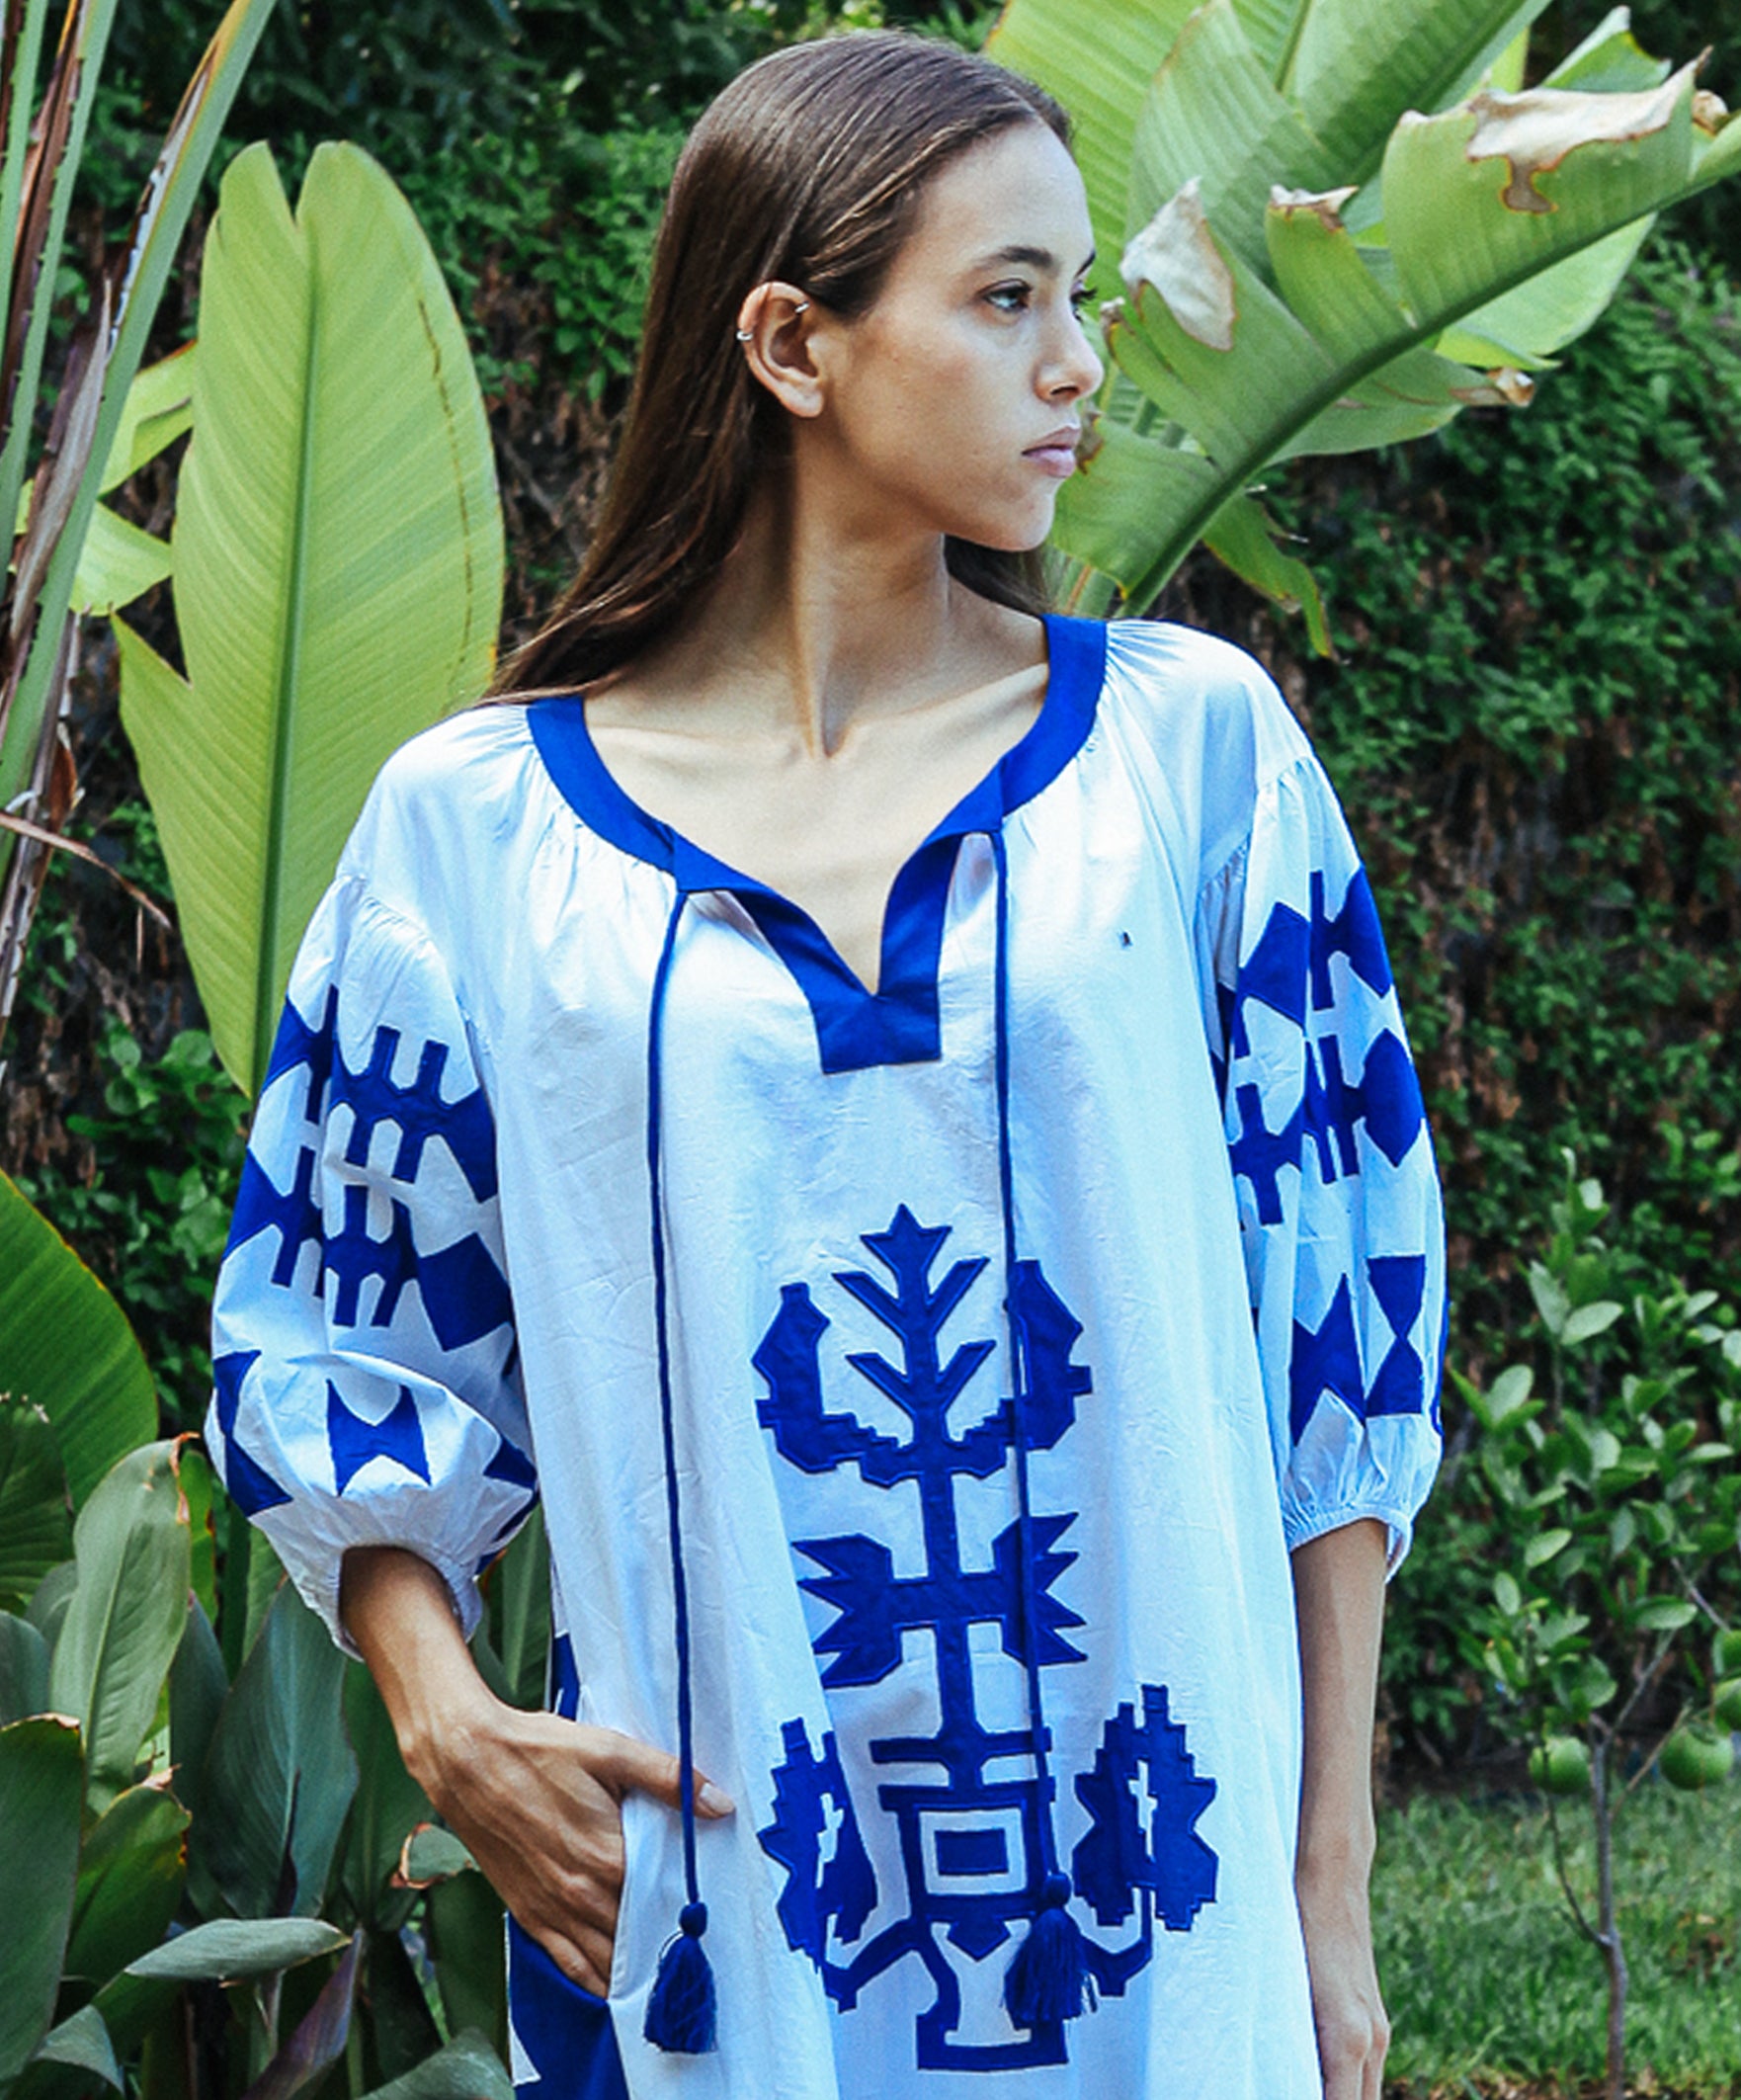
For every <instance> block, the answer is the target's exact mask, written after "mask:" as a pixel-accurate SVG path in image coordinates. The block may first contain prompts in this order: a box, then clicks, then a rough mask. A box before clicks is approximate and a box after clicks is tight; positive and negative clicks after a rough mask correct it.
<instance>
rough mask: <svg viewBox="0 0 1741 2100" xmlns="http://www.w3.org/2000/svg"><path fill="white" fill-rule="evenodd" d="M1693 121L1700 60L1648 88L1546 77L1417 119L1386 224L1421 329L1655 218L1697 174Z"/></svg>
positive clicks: (1397, 139)
mask: <svg viewBox="0 0 1741 2100" xmlns="http://www.w3.org/2000/svg"><path fill="white" fill-rule="evenodd" d="M1693 132H1694V125H1693V71H1692V68H1691V67H1690V66H1689V67H1683V68H1682V70H1681V71H1680V72H1679V73H1677V74H1675V75H1673V76H1672V77H1671V78H1670V79H1668V80H1666V81H1664V83H1663V84H1662V86H1661V87H1659V88H1652V89H1648V90H1645V91H1643V92H1641V93H1638V94H1626V95H1592V94H1587V93H1584V92H1582V91H1579V90H1568V89H1539V90H1536V91H1535V92H1534V93H1533V94H1526V95H1519V96H1490V97H1484V98H1478V99H1477V104H1476V105H1470V106H1468V107H1465V108H1461V109H1457V110H1453V111H1451V112H1449V113H1448V114H1446V115H1445V116H1441V117H1405V118H1404V119H1403V120H1402V122H1401V123H1400V124H1399V125H1398V126H1397V127H1396V129H1395V131H1394V132H1393V133H1392V135H1391V139H1390V143H1389V146H1388V147H1387V149H1386V151H1385V155H1384V224H1385V230H1386V233H1387V236H1388V239H1389V246H1390V253H1391V256H1392V258H1393V259H1394V261H1395V264H1396V273H1397V283H1398V286H1399V289H1400V291H1401V294H1402V298H1403V302H1404V304H1405V305H1406V306H1407V307H1408V309H1409V311H1410V314H1411V316H1412V318H1413V320H1414V322H1415V325H1416V327H1417V328H1418V329H1419V330H1421V331H1422V332H1423V333H1432V334H1437V332H1438V331H1439V330H1440V329H1442V328H1445V327H1447V326H1449V325H1450V324H1451V323H1452V322H1458V321H1461V320H1463V319H1464V318H1465V317H1466V316H1468V315H1471V314H1474V313H1476V312H1478V311H1479V310H1480V309H1482V308H1483V307H1488V306H1490V305H1491V304H1492V302H1493V301H1494V300H1495V299H1496V298H1497V297H1498V296H1499V295H1500V294H1503V293H1506V292H1509V291H1510V290H1511V289H1512V287H1513V286H1514V285H1517V284H1521V283H1522V282H1523V281H1524V280H1525V279H1527V278H1531V277H1534V276H1535V275H1536V274H1537V273H1538V272H1540V271H1542V270H1545V269H1546V268H1547V267H1548V266H1549V265H1550V264H1553V263H1557V262H1559V261H1561V260H1562V259H1563V258H1564V257H1566V256H1568V255H1570V254H1572V253H1573V252H1574V251H1576V250H1578V249H1581V248H1584V247H1587V246H1588V245H1589V244H1590V243H1592V242H1594V241H1598V240H1601V239H1603V238H1604V237H1605V236H1606V235H1609V234H1612V233H1615V232H1617V231H1618V230H1619V229H1620V228H1621V227H1622V226H1626V225H1629V224H1631V223H1632V221H1634V220H1636V219H1639V218H1642V217H1644V216H1645V215H1646V214H1647V213H1648V212H1650V211H1652V210H1655V209H1656V207H1657V206H1659V205H1661V204H1663V203H1664V202H1665V201H1666V200H1667V199H1669V198H1670V197H1673V196H1675V195H1676V194H1677V193H1678V192H1679V191H1681V190H1682V189H1683V188H1684V187H1685V186H1686V184H1687V182H1688V181H1689V179H1690V176H1691V173H1692V165H1693ZM1524 347H1525V348H1527V349H1534V347H1535V346H1534V344H1526V345H1525V346H1524ZM1553 347H1554V348H1556V349H1557V348H1558V347H1559V346H1558V344H1555V345H1554V346H1553Z"/></svg>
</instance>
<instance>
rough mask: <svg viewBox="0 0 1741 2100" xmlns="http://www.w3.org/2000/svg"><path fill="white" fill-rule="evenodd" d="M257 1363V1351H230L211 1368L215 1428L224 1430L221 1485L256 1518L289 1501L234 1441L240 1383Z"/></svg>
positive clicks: (246, 1511)
mask: <svg viewBox="0 0 1741 2100" xmlns="http://www.w3.org/2000/svg"><path fill="white" fill-rule="evenodd" d="M259 1361H260V1352H259V1350H258V1349H232V1350H230V1351H229V1352H228V1354H227V1355H224V1356H220V1357H217V1358H215V1359H214V1360H213V1362H212V1366H211V1384H212V1386H213V1388H214V1392H213V1397H214V1398H215V1400H216V1403H217V1426H218V1428H219V1429H221V1430H222V1431H223V1466H222V1469H221V1470H222V1472H223V1484H224V1486H225V1487H227V1488H228V1489H229V1495H230V1500H231V1501H232V1502H233V1503H234V1504H235V1505H236V1507H237V1508H238V1509H239V1510H240V1511H241V1512H242V1514H243V1516H245V1517H257V1516H258V1515H259V1514H260V1512H261V1511H262V1510H263V1509H277V1508H278V1506H279V1505H280V1503H283V1502H288V1501H289V1500H290V1496H289V1495H288V1494H287V1493H286V1492H285V1490H284V1489H283V1488H282V1487H281V1486H280V1485H279V1484H278V1482H277V1481H276V1480H275V1479H274V1478H273V1477H272V1475H271V1473H269V1472H268V1471H267V1470H266V1468H265V1467H264V1466H262V1465H261V1464H260V1463H259V1462H258V1461H257V1460H255V1459H251V1458H250V1457H249V1456H248V1454H247V1453H246V1452H245V1451H244V1450H243V1449H242V1447H241V1445H240V1444H238V1443H237V1442H236V1409H237V1408H238V1407H239V1406H240V1405H241V1403H242V1381H243V1380H244V1379H245V1378H246V1377H247V1376H248V1373H249V1372H250V1371H251V1370H252V1369H253V1368H254V1366H255V1365H256V1364H257V1363H259Z"/></svg>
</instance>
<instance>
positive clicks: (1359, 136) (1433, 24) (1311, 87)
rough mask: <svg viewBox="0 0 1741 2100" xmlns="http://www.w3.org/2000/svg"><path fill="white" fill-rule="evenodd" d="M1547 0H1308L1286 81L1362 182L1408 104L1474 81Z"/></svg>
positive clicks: (1423, 104) (1338, 161) (1345, 172)
mask: <svg viewBox="0 0 1741 2100" xmlns="http://www.w3.org/2000/svg"><path fill="white" fill-rule="evenodd" d="M1546 6H1547V0H1413V4H1410V0H1310V5H1308V6H1307V8H1306V10H1305V14H1304V18H1303V20H1302V22H1301V24H1300V30H1299V36H1298V39H1297V41H1296V42H1295V43H1294V45H1293V49H1292V51H1291V53H1290V55H1289V57H1288V60H1287V65H1286V70H1285V73H1284V75H1283V77H1282V81H1281V86H1282V89H1283V92H1284V93H1285V95H1286V96H1287V97H1288V99H1289V100H1290V101H1291V102H1293V104H1294V105H1295V106H1296V107H1297V108H1298V109H1300V110H1302V111H1303V112H1304V113H1305V115H1306V117H1307V118H1308V119H1309V121H1310V123H1311V126H1312V128H1313V130H1314V131H1315V132H1316V133H1317V135H1318V137H1319V138H1320V139H1322V140H1323V143H1324V150H1325V152H1326V153H1327V154H1328V155H1329V157H1330V160H1331V162H1332V165H1333V166H1334V168H1335V180H1336V181H1338V182H1364V181H1365V180H1366V178H1367V177H1368V175H1369V174H1371V172H1372V171H1373V169H1374V168H1375V167H1376V166H1377V164H1378V160H1379V156H1380V155H1381V154H1382V152H1383V150H1384V141H1385V139H1386V138H1387V137H1388V136H1389V134H1390V130H1391V126H1393V125H1394V124H1395V123H1396V121H1397V119H1398V118H1399V117H1400V116H1401V115H1402V113H1403V112H1404V111H1405V110H1439V109H1443V108H1444V107H1445V106H1446V104H1447V103H1448V102H1450V101H1451V100H1452V99H1453V98H1455V97H1457V96H1458V95H1460V94H1462V93H1464V92H1465V91H1466V90H1467V89H1468V88H1469V87H1471V86H1473V85H1474V83H1475V81H1476V80H1477V79H1479V77H1480V76H1481V74H1482V73H1483V72H1484V71H1485V70H1486V69H1487V67H1488V66H1490V65H1491V64H1492V62H1493V61H1494V59H1496V58H1497V57H1498V56H1499V54H1500V52H1501V51H1503V50H1504V49H1505V47H1506V45H1507V44H1508V43H1510V42H1512V41H1513V39H1514V38H1515V37H1516V36H1517V34H1518V32H1519V31H1520V30H1522V29H1526V28H1528V27H1529V25H1530V24H1531V23H1532V22H1534V20H1535V18H1536V16H1538V15H1539V14H1541V13H1542V11H1543V10H1544V9H1545V7H1546Z"/></svg>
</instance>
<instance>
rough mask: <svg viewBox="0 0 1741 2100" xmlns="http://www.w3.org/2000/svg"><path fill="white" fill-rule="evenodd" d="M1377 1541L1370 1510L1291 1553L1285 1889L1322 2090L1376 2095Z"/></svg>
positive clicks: (1378, 1528) (1379, 1534)
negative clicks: (1295, 1819) (1289, 1887)
mask: <svg viewBox="0 0 1741 2100" xmlns="http://www.w3.org/2000/svg"><path fill="white" fill-rule="evenodd" d="M1386 1543H1387V1542H1386V1534H1385V1527H1384V1525H1383V1524H1381V1523H1377V1522H1374V1521H1373V1520H1372V1519H1370V1518H1367V1519H1363V1520H1361V1521H1360V1522H1358V1523H1354V1524H1345V1525H1343V1526H1341V1527H1340V1529H1338V1530H1336V1531H1331V1532H1326V1533H1324V1534H1323V1535H1322V1536H1321V1537H1319V1538H1316V1539H1310V1540H1307V1541H1306V1543H1305V1544H1304V1545H1302V1546H1299V1547H1296V1548H1295V1549H1294V1552H1293V1555H1292V1560H1293V1592H1294V1599H1295V1603H1296V1607H1297V1612H1298V1619H1299V1660H1300V1684H1301V1693H1302V1698H1303V1704H1304V1759H1303V1764H1302V1768H1301V1775H1300V1802H1299V1851H1298V1855H1297V1858H1296V1861H1295V1865H1294V1890H1295V1892H1296V1893H1297V1895H1298V1898H1299V1915H1300V1923H1301V1925H1302V1927H1303V1929H1304V1932H1305V1950H1306V1964H1307V1968H1308V1969H1309V1971H1310V1974H1311V1985H1312V2017H1313V2020H1314V2022H1315V2024H1316V2027H1317V2031H1318V2056H1319V2060H1320V2062H1321V2064H1322V2066H1323V2072H1324V2100H1380V2095H1381V2093H1382V2091H1383V2078H1384V2054H1385V2051H1386V2049H1387V2048H1388V2046H1389V2042H1390V2023H1389V2021H1388V2020H1387V2019H1386V2018H1385V2014H1384V2001H1383V1999H1382V1997H1381V1996H1380V1994H1379V1990H1378V1975H1377V1971H1376V1968H1375V1966H1374V1964H1373V1960H1372V1927H1371V1917H1370V1912H1369V1909H1368V1893H1367V1891H1368V1880H1369V1877H1370V1874H1371V1868H1372V1852H1373V1846H1374V1842H1375V1833H1374V1829H1373V1821H1372V1712H1373V1703H1374V1700H1375V1697H1376V1692H1377V1681H1378V1647H1379V1640H1380V1637H1381V1631H1382V1627H1383V1620H1384V1562H1385V1552H1386Z"/></svg>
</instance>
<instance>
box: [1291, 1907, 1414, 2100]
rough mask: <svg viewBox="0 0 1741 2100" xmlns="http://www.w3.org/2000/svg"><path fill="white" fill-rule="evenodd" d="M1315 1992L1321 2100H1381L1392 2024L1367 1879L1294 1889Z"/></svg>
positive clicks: (1307, 1966) (1308, 1966)
mask: <svg viewBox="0 0 1741 2100" xmlns="http://www.w3.org/2000/svg"><path fill="white" fill-rule="evenodd" d="M1295 1888H1296V1892H1297V1894H1298V1897H1299V1917H1300V1924H1301V1926H1302V1928H1303V1930H1304V1933H1305V1951H1306V1968H1307V1971H1308V1973H1309V1974H1310V1976H1311V1984H1312V2019H1313V2022H1314V2024H1315V2025H1316V2027H1317V2030H1318V2061H1319V2064H1320V2066H1321V2067H1322V2070H1323V2074H1324V2100H1382V2094H1383V2090H1384V2056H1385V2052H1386V2051H1387V2050H1388V2049H1389V2047H1390V2022H1389V2020H1388V2018H1387V2017H1386V2015H1385V2011H1384V1999H1383V1997H1382V1995H1381V1993H1380V1992H1379V1989H1378V1972H1377V1968H1376V1966H1375V1964H1374V1963H1373V1960H1372V1922H1371V1912H1370V1908H1369V1906H1368V1900H1367V1884H1366V1877H1365V1876H1364V1875H1360V1876H1356V1875H1354V1874H1352V1873H1349V1874H1343V1875H1338V1876H1334V1877H1332V1878H1331V1879H1330V1880H1329V1881H1328V1883H1327V1884H1322V1883H1316V1882H1313V1881H1311V1880H1309V1879H1308V1878H1306V1877H1304V1876H1302V1877H1301V1878H1300V1879H1299V1880H1298V1882H1296V1885H1295Z"/></svg>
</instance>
